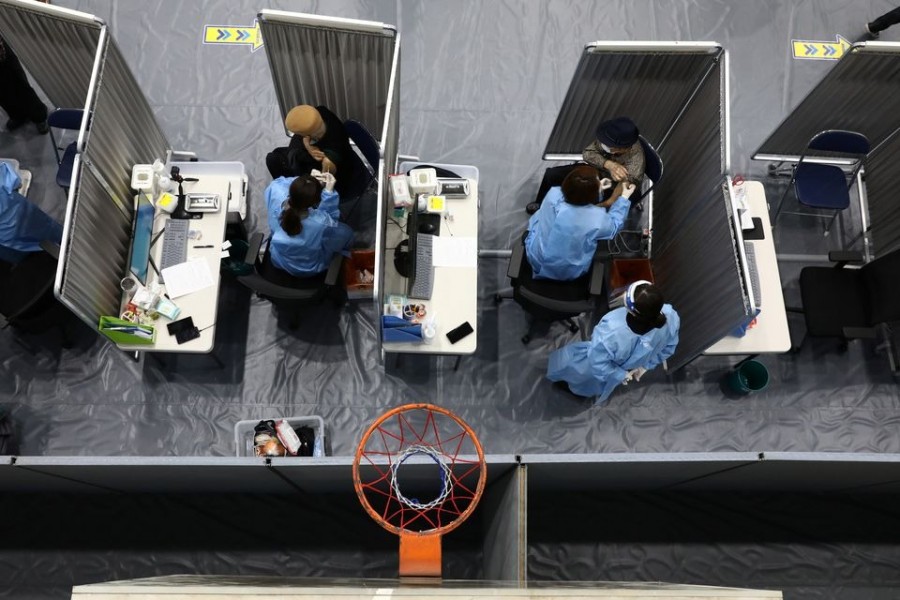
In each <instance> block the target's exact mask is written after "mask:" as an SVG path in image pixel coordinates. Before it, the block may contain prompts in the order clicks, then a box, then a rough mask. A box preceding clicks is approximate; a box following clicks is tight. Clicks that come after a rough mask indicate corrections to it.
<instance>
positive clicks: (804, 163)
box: [772, 129, 869, 235]
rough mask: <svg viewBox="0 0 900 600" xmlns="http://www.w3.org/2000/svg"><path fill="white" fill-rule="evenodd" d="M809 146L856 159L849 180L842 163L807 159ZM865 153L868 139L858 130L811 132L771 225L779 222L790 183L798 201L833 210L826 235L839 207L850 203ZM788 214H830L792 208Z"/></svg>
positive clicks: (839, 210)
mask: <svg viewBox="0 0 900 600" xmlns="http://www.w3.org/2000/svg"><path fill="white" fill-rule="evenodd" d="M810 150H817V151H824V152H833V153H837V154H839V155H841V156H842V157H850V158H853V159H855V161H856V163H855V167H854V169H853V172H852V174H851V175H850V181H849V183H848V182H847V175H846V173H845V172H844V169H842V168H841V167H839V166H836V165H825V164H821V163H814V162H809V157H808V154H809V151H810ZM868 153H869V140H868V138H866V136H864V135H863V134H861V133H857V132H855V131H843V130H840V129H829V130H826V131H820V132H819V133H817V134H816V135H814V136H813V137H812V139H811V140H809V143H808V144H807V145H806V150H804V151H803V154H802V155H801V156H800V160H799V161H798V162H797V164H796V165H795V166H794V169H793V172H792V173H791V180H790V182H789V183H788V185H787V188H786V189H785V190H784V194H782V196H781V200H780V201H779V202H778V209H777V210H776V211H775V218H774V219H773V220H772V223H773V227H774V226H775V225H777V224H778V216H779V215H780V214H781V209H782V207H783V206H784V200H785V198H786V197H787V194H788V191H790V189H791V187H793V188H794V193H795V195H796V196H797V201H798V202H799V203H800V204H801V205H803V206H807V207H809V208H813V209H824V210H830V211H832V212H833V214H832V215H830V216H831V220H830V221H829V222H828V225H827V226H826V227H825V235H828V232H829V231H830V230H831V226H832V225H833V224H834V221H835V219H837V217H838V215H839V214H840V213H841V211H843V210H845V209H846V208H847V207H848V206H850V188H852V187H853V182H854V181H855V180H856V174H857V173H858V172H859V170H860V169H861V168H862V166H863V161H864V159H865V157H866V155H867V154H868ZM790 214H795V215H801V216H811V217H818V218H827V217H828V216H829V215H823V214H819V213H804V212H792V213H790Z"/></svg>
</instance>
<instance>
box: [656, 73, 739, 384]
mask: <svg viewBox="0 0 900 600" xmlns="http://www.w3.org/2000/svg"><path fill="white" fill-rule="evenodd" d="M723 64H724V60H721V61H719V62H718V63H717V65H716V67H715V68H714V69H713V71H712V72H710V74H709V76H708V77H707V78H706V79H705V80H704V82H703V83H702V85H701V86H700V89H699V90H698V91H697V94H696V95H695V96H694V99H693V100H692V101H691V104H690V105H689V106H688V107H687V109H686V110H685V111H684V113H683V114H682V116H681V118H680V119H679V120H678V122H677V124H676V125H675V127H674V128H673V129H672V132H671V134H670V136H669V139H668V141H667V142H666V144H665V145H664V146H663V147H662V149H661V150H660V156H661V158H662V160H663V162H664V164H665V171H666V174H667V176H665V177H663V179H662V180H661V181H660V182H659V183H658V184H657V186H656V188H655V192H654V202H653V256H652V265H653V275H654V279H655V280H656V283H657V284H658V285H659V286H660V288H661V290H662V292H663V295H664V296H665V299H666V302H669V303H670V304H672V306H674V307H675V310H676V311H678V314H679V316H680V317H681V332H680V336H679V337H680V340H679V343H678V348H677V350H676V351H675V354H674V355H673V356H672V357H671V358H670V359H669V360H668V363H667V364H668V368H669V369H670V370H675V369H678V368H680V367H682V366H684V365H685V364H687V363H688V362H689V361H691V360H692V359H693V358H694V357H696V356H698V355H699V354H701V353H702V352H703V351H704V350H706V348H708V347H709V346H711V345H712V344H714V343H715V342H717V341H718V340H720V339H721V338H722V337H723V336H725V335H727V334H728V332H730V331H731V330H732V329H734V328H735V327H736V326H737V325H739V324H740V323H741V322H742V321H743V320H744V318H745V317H746V314H747V312H746V311H747V309H746V302H747V300H746V298H745V294H744V290H743V287H742V284H741V278H740V274H739V272H738V265H737V258H736V254H735V244H734V238H733V237H732V230H731V226H730V220H731V216H730V211H729V206H728V205H727V203H726V200H725V199H724V198H723V192H722V183H723V182H724V178H723V175H724V173H725V169H726V168H727V165H726V148H725V144H726V140H725V129H724V123H725V121H726V115H725V113H724V111H726V110H727V107H726V105H725V103H724V102H723V93H724V85H725V80H726V78H727V69H725V68H723ZM672 174H675V176H672Z"/></svg>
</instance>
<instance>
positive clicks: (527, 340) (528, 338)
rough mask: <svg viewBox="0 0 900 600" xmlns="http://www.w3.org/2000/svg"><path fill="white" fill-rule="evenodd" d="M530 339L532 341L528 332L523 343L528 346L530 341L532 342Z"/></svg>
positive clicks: (523, 338) (523, 337)
mask: <svg viewBox="0 0 900 600" xmlns="http://www.w3.org/2000/svg"><path fill="white" fill-rule="evenodd" d="M530 341H531V336H530V335H528V334H527V333H526V334H525V335H523V336H522V343H523V344H525V345H526V346H527V345H528V342H530Z"/></svg>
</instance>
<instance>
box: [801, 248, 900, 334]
mask: <svg viewBox="0 0 900 600" xmlns="http://www.w3.org/2000/svg"><path fill="white" fill-rule="evenodd" d="M828 258H829V260H831V261H832V262H834V263H835V266H834V267H804V268H803V270H802V271H800V296H801V299H802V302H803V308H802V309H796V308H789V309H788V310H789V311H791V312H802V313H803V316H804V318H805V320H806V335H805V336H804V338H803V341H805V339H806V336H810V337H830V338H836V339H838V340H839V342H840V349H841V350H842V351H843V350H846V349H847V345H848V342H849V340H851V339H857V338H870V339H871V338H875V337H876V335H877V333H878V329H879V327H882V326H888V327H892V326H893V325H894V324H896V323H900V286H897V283H896V282H897V277H898V275H900V250H894V251H893V252H890V253H889V254H886V255H884V256H882V257H879V258H876V259H875V260H873V261H872V262H870V263H868V264H866V265H863V267H862V268H859V269H846V268H844V266H845V265H846V264H847V263H850V262H862V260H863V256H862V254H861V253H859V252H855V251H846V250H842V251H833V252H830V253H829V254H828ZM803 341H801V343H800V345H799V346H798V347H797V348H796V349H799V347H800V346H802V345H803ZM796 349H795V350H796Z"/></svg>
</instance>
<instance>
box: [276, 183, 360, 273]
mask: <svg viewBox="0 0 900 600" xmlns="http://www.w3.org/2000/svg"><path fill="white" fill-rule="evenodd" d="M294 179H296V177H279V178H278V179H276V180H274V181H273V182H272V183H270V184H269V187H267V188H266V210H267V211H268V220H269V229H270V230H271V231H272V238H271V240H270V241H269V258H270V260H271V261H272V264H273V265H275V266H276V267H278V268H279V269H281V270H283V271H287V272H288V273H290V274H291V275H294V276H295V277H310V276H312V275H316V274H317V273H321V272H323V271H325V270H326V269H328V263H330V262H331V258H332V256H334V253H335V252H344V254H345V255H349V252H348V250H349V247H350V242H351V241H352V239H353V230H352V229H350V227H348V226H347V225H346V224H344V223H341V222H339V221H338V219H339V218H340V209H339V206H338V204H339V202H340V197H339V196H338V193H337V192H329V191H327V190H323V191H322V199H321V201H320V202H319V206H318V208H311V209H309V214H308V215H307V217H306V218H304V219H303V231H301V232H300V233H298V234H297V235H288V234H287V232H285V231H284V229H282V228H281V223H280V222H279V218H280V217H281V211H282V210H283V208H284V205H285V203H286V202H287V199H288V193H289V190H290V187H291V182H292V181H294Z"/></svg>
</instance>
